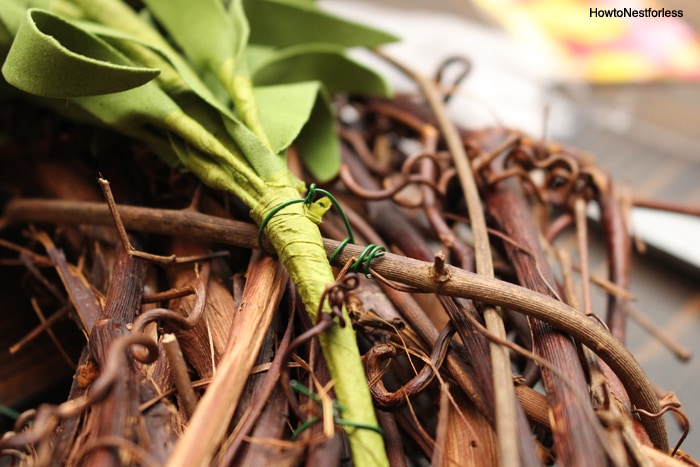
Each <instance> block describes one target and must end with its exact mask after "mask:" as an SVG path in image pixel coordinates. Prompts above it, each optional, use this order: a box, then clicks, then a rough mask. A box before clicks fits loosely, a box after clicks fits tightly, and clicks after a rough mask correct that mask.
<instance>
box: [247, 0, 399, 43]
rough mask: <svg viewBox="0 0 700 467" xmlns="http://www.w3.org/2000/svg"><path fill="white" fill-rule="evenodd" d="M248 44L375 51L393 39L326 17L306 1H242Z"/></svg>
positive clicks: (377, 31)
mask: <svg viewBox="0 0 700 467" xmlns="http://www.w3.org/2000/svg"><path fill="white" fill-rule="evenodd" d="M243 4H244V7H245V11H246V13H247V15H248V21H249V23H250V31H251V32H250V42H251V43H254V44H260V45H271V46H275V47H287V46H290V45H295V44H301V43H306V42H325V43H333V44H338V45H342V46H345V47H355V46H364V47H377V46H379V45H382V44H385V43H387V42H394V41H396V40H397V38H396V37H394V36H392V35H389V34H387V33H384V32H382V31H379V30H376V29H373V28H369V27H367V26H362V25H360V24H357V23H353V22H351V21H347V20H344V19H341V18H338V17H336V16H333V15H330V14H328V13H326V12H324V11H322V10H320V9H318V7H316V5H315V4H314V2H311V1H309V0H243Z"/></svg>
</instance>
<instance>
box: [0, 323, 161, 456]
mask: <svg viewBox="0 0 700 467" xmlns="http://www.w3.org/2000/svg"><path fill="white" fill-rule="evenodd" d="M134 345H139V346H142V347H143V348H145V349H146V353H145V354H140V355H139V356H137V353H133V355H132V356H133V357H134V358H135V359H137V360H138V361H140V362H141V363H152V362H154V361H155V360H156V358H158V345H157V344H156V343H155V342H154V341H153V339H151V338H149V337H148V336H145V335H143V334H134V333H129V334H126V335H124V336H121V337H119V338H118V339H116V340H115V341H114V342H113V343H112V346H111V348H110V350H109V357H108V358H107V363H106V364H105V367H104V368H103V370H102V372H101V374H100V376H99V377H98V378H97V379H96V380H95V381H94V382H93V383H92V385H91V386H90V389H89V390H88V392H87V394H85V395H84V396H82V397H79V398H77V399H72V400H69V401H66V402H64V403H62V404H60V405H51V404H44V405H41V406H40V407H39V408H38V409H37V410H36V413H35V415H34V417H33V421H34V423H33V424H32V427H31V428H29V429H26V430H24V431H22V432H19V433H15V434H14V435H11V436H7V437H4V438H2V439H1V440H0V450H3V449H23V448H25V447H27V446H29V445H32V444H35V443H38V442H40V441H42V440H44V439H46V438H47V437H48V436H49V435H50V434H51V433H52V432H53V430H54V428H55V427H56V426H57V425H58V423H59V421H60V420H61V419H65V418H70V417H75V416H77V415H80V414H81V413H82V412H84V411H85V410H86V409H87V408H88V407H90V406H92V405H94V404H98V403H100V402H102V401H103V400H105V399H106V398H107V396H109V394H110V393H111V391H112V389H113V388H114V384H115V383H116V382H117V380H118V379H119V375H120V373H122V372H123V371H124V360H125V356H126V351H127V350H128V349H129V348H130V347H132V346H134ZM24 420H25V421H27V418H26V417H24Z"/></svg>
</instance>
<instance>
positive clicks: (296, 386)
mask: <svg viewBox="0 0 700 467" xmlns="http://www.w3.org/2000/svg"><path fill="white" fill-rule="evenodd" d="M375 246H376V245H375ZM289 386H290V387H291V388H292V389H293V390H295V391H297V392H299V393H301V394H303V395H305V396H306V397H308V398H309V399H311V400H312V401H314V402H316V403H317V404H318V405H319V406H320V405H321V398H320V397H318V395H317V394H316V393H314V392H312V391H311V390H310V389H309V388H307V387H306V386H304V385H303V384H301V383H300V382H299V381H297V380H294V379H293V380H291V381H290V382H289ZM342 410H345V407H343V406H342V405H341V404H340V403H339V402H338V401H333V422H334V423H335V424H336V425H343V426H351V427H355V428H360V429H365V430H372V431H376V432H377V433H379V434H380V435H383V434H384V430H382V429H381V427H378V426H374V425H367V424H365V423H357V422H353V421H350V420H344V419H343V418H342V417H341V416H340V413H339V411H342ZM320 420H321V417H318V416H314V417H311V418H310V419H308V420H307V421H305V422H304V423H302V424H301V425H299V427H298V428H297V429H296V430H294V433H292V438H291V439H292V441H296V439H297V438H298V437H299V435H300V434H301V433H302V432H303V431H304V430H306V429H307V428H309V427H310V426H311V425H313V424H314V423H316V422H318V421H320Z"/></svg>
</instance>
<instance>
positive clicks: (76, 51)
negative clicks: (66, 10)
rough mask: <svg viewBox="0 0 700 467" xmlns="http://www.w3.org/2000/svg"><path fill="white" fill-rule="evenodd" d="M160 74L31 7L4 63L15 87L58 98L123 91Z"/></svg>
mask: <svg viewBox="0 0 700 467" xmlns="http://www.w3.org/2000/svg"><path fill="white" fill-rule="evenodd" d="M158 73H159V70H157V69H153V68H145V67H137V66H134V65H132V64H131V63H130V62H129V61H128V60H127V59H126V58H125V57H124V56H123V55H122V54H121V53H119V52H118V51H117V50H115V49H114V48H113V47H111V46H110V45H109V44H107V43H106V42H104V41H103V40H101V39H100V38H98V37H97V36H95V35H93V34H90V33H88V32H86V31H83V30H81V29H79V28H76V27H75V26H73V25H72V24H70V23H68V22H67V21H65V20H63V19H61V18H59V17H58V16H55V15H53V14H51V13H49V12H47V11H43V10H38V9H31V10H28V11H27V13H26V16H25V20H24V21H23V22H22V23H21V24H20V26H19V29H18V30H17V35H16V37H15V40H14V42H13V43H12V47H11V48H10V51H9V52H8V54H7V58H6V60H5V63H4V65H3V67H2V74H3V76H4V77H5V79H6V80H7V82H8V83H10V84H11V85H13V86H15V87H17V88H19V89H21V90H22V91H25V92H28V93H30V94H35V95H38V96H43V97H55V98H67V97H77V96H94V95H99V94H108V93H115V92H120V91H125V90H128V89H132V88H135V87H138V86H141V85H143V84H145V83H147V82H149V81H151V80H152V79H153V78H155V77H156V76H158Z"/></svg>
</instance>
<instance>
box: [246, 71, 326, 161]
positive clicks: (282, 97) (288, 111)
mask: <svg viewBox="0 0 700 467" xmlns="http://www.w3.org/2000/svg"><path fill="white" fill-rule="evenodd" d="M320 86H321V83H319V82H318V81H311V82H303V83H293V84H281V85H275V86H262V87H257V88H255V89H254V92H255V100H256V101H257V102H258V105H259V107H260V118H261V121H262V125H263V128H264V129H265V133H266V134H267V135H268V139H269V141H270V144H271V148H272V151H273V152H275V153H278V152H280V151H282V150H283V149H286V148H287V147H288V146H289V145H290V144H292V141H294V139H295V138H296V137H297V136H298V135H299V133H300V132H301V129H302V128H303V127H304V125H305V124H306V122H307V121H308V120H309V117H310V116H311V111H312V109H313V107H314V103H315V102H316V96H317V95H318V92H319V89H320Z"/></svg>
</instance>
